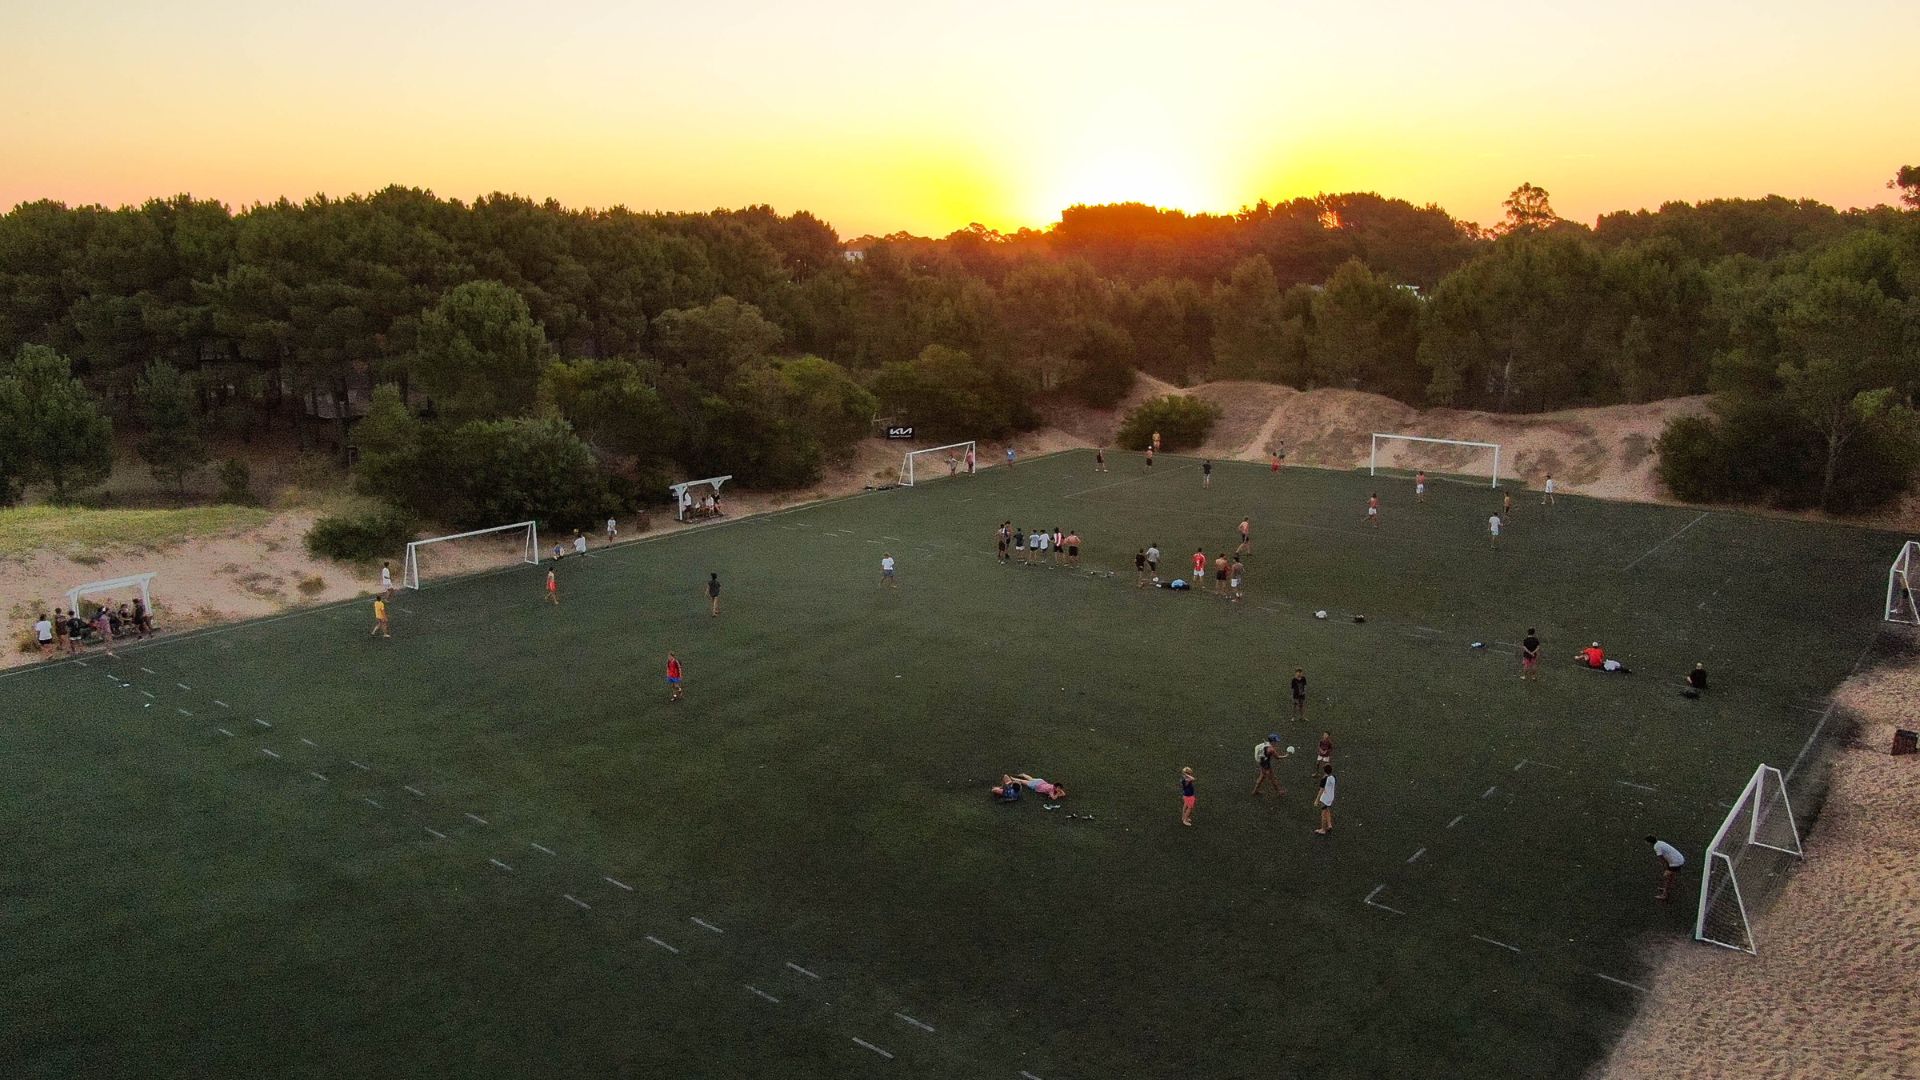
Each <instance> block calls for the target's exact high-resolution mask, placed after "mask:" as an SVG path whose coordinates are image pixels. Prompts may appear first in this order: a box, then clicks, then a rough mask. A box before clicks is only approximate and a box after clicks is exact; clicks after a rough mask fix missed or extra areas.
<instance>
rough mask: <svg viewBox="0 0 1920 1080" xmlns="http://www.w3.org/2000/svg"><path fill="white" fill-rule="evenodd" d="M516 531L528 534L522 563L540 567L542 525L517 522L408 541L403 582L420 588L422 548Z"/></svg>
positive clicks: (407, 585) (411, 587) (408, 586)
mask: <svg viewBox="0 0 1920 1080" xmlns="http://www.w3.org/2000/svg"><path fill="white" fill-rule="evenodd" d="M516 529H518V530H524V531H525V532H526V547H525V550H524V551H523V552H522V553H521V557H520V561H521V562H525V563H533V564H534V565H536V566H537V565H539V563H540V525H539V523H537V522H533V521H516V522H514V523H513V524H511V525H495V526H493V527H491V528H486V529H469V530H467V531H466V532H463V533H450V534H448V535H446V536H429V537H427V538H426V539H424V540H409V541H407V561H406V565H405V566H404V567H403V568H402V573H401V581H402V583H403V584H404V585H405V586H406V587H407V588H409V589H418V588H420V554H419V553H420V549H421V548H423V547H426V546H428V545H429V544H444V543H448V542H449V541H453V540H466V539H470V538H472V537H475V536H487V535H489V534H492V533H503V532H512V531H514V530H516Z"/></svg>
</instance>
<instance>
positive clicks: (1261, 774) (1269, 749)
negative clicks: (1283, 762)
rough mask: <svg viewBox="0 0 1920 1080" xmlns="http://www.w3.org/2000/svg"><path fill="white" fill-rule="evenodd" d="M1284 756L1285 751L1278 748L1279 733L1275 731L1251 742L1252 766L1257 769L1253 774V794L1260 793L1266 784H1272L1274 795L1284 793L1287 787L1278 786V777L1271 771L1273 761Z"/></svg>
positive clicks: (1282, 794) (1285, 754)
mask: <svg viewBox="0 0 1920 1080" xmlns="http://www.w3.org/2000/svg"><path fill="white" fill-rule="evenodd" d="M1286 756H1287V751H1285V750H1282V749H1281V748H1280V735H1279V733H1277V732H1276V733H1274V734H1270V735H1268V736H1267V737H1266V738H1265V739H1263V740H1261V741H1260V742H1257V743H1255V744H1253V766H1254V768H1255V769H1257V770H1258V771H1257V772H1255V773H1254V775H1253V793H1254V794H1255V795H1258V794H1260V788H1261V787H1262V786H1264V785H1267V784H1272V785H1273V793H1274V794H1275V795H1281V796H1284V795H1286V793H1287V789H1286V788H1284V787H1281V786H1280V778H1279V777H1277V776H1275V775H1274V772H1273V763H1274V762H1276V761H1279V760H1280V759H1281V758H1284V757H1286Z"/></svg>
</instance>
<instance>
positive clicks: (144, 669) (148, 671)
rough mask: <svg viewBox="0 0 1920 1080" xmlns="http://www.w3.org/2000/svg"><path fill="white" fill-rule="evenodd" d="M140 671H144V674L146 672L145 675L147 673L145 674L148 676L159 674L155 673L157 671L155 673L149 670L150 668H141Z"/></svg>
mask: <svg viewBox="0 0 1920 1080" xmlns="http://www.w3.org/2000/svg"><path fill="white" fill-rule="evenodd" d="M140 670H141V671H144V672H146V673H147V674H149V675H158V674H160V673H159V672H157V671H155V670H153V669H152V668H150V667H143V668H141V669H140Z"/></svg>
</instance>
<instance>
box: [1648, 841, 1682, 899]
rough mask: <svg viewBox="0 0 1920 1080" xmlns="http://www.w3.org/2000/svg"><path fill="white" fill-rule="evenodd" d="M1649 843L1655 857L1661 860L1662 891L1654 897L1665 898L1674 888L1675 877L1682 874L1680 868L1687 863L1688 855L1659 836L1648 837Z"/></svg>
mask: <svg viewBox="0 0 1920 1080" xmlns="http://www.w3.org/2000/svg"><path fill="white" fill-rule="evenodd" d="M1647 843H1649V844H1652V845H1653V857H1654V858H1656V859H1658V860H1660V891H1659V892H1657V893H1654V894H1653V898H1654V899H1655V900H1665V899H1666V898H1667V895H1668V894H1669V893H1670V892H1672V890H1673V882H1674V879H1675V878H1677V877H1679V876H1680V868H1681V867H1683V866H1685V865H1687V857H1686V856H1685V855H1682V854H1680V849H1679V848H1677V847H1674V846H1673V845H1672V844H1669V843H1667V842H1666V841H1665V840H1662V839H1660V838H1659V837H1657V836H1649V837H1647Z"/></svg>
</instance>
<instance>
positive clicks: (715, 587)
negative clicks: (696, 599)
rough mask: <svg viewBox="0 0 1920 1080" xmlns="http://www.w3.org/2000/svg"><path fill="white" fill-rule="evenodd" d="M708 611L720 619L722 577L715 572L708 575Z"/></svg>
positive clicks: (709, 572)
mask: <svg viewBox="0 0 1920 1080" xmlns="http://www.w3.org/2000/svg"><path fill="white" fill-rule="evenodd" d="M707 610H708V611H710V612H712V614H713V617H714V618H716V619H717V618H719V617H720V575H719V574H718V573H716V572H713V571H708V573H707Z"/></svg>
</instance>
